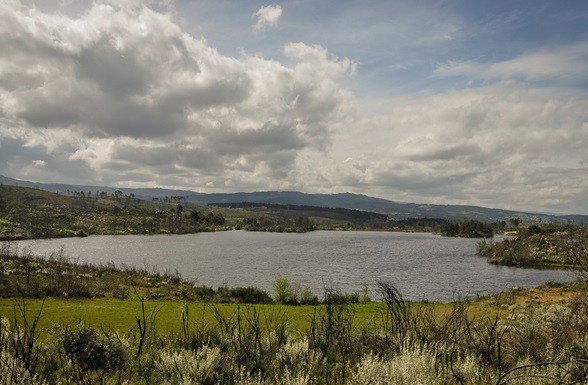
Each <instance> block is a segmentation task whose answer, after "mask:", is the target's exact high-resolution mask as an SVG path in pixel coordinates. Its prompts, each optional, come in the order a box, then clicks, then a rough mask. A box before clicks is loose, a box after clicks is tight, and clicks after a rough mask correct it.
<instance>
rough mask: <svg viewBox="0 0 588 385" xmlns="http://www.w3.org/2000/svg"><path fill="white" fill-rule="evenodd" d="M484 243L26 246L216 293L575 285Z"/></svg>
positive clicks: (58, 242)
mask: <svg viewBox="0 0 588 385" xmlns="http://www.w3.org/2000/svg"><path fill="white" fill-rule="evenodd" d="M478 241H479V240H477V239H464V238H446V237H441V236H438V235H433V234H424V233H395V232H356V231H349V232H336V231H317V232H311V233H306V234H284V233H261V232H245V231H229V232H217V233H199V234H189V235H149V236H147V235H125V236H91V237H87V238H65V239H49V240H35V241H22V242H20V246H19V247H21V248H22V247H29V248H30V249H31V251H32V252H33V254H35V255H40V256H47V255H49V253H51V252H53V251H56V250H58V249H59V248H60V247H61V246H63V247H64V249H65V254H66V255H67V256H69V257H72V258H79V261H80V262H90V263H106V262H110V261H113V262H115V263H116V264H117V265H120V264H123V263H124V264H127V265H134V266H137V267H147V269H148V270H150V271H151V270H153V269H154V268H156V269H157V270H158V271H159V272H162V273H163V272H165V271H169V272H172V273H173V272H174V271H176V270H177V271H179V272H180V274H181V275H182V277H183V278H187V279H193V280H196V281H197V282H198V283H199V284H205V285H208V286H212V287H215V288H216V287H218V286H221V285H224V284H226V285H228V286H229V287H237V286H255V287H258V288H261V289H264V290H267V291H268V292H269V293H272V292H273V281H274V278H275V277H276V276H285V277H287V278H288V279H289V280H290V281H297V282H300V283H301V284H302V285H303V286H309V287H310V288H311V290H312V292H313V293H315V294H317V295H319V296H320V295H321V294H322V292H323V288H324V287H325V286H326V287H332V288H336V289H339V290H342V291H344V292H353V291H357V290H360V289H361V288H362V287H363V286H364V285H368V287H370V289H374V288H375V283H376V281H377V280H387V281H390V282H392V283H393V284H394V285H396V286H397V287H398V288H399V289H400V290H401V292H402V293H403V295H404V297H405V298H408V299H414V300H417V299H428V300H431V301H451V300H452V299H453V298H456V297H457V296H462V297H463V296H475V295H476V294H489V293H497V292H500V291H504V290H508V289H510V288H512V287H514V286H523V287H533V286H538V285H540V284H543V283H545V282H548V281H566V280H572V279H574V278H575V275H574V273H573V272H570V271H563V270H539V269H523V268H513V267H505V266H494V265H490V264H488V263H487V262H486V259H485V258H483V257H481V256H478V255H477V254H476V243H477V242H478Z"/></svg>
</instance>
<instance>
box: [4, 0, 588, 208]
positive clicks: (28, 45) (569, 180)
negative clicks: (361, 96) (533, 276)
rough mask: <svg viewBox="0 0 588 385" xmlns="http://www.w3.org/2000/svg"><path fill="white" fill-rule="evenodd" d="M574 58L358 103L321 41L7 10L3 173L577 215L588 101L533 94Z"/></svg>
mask: <svg viewBox="0 0 588 385" xmlns="http://www.w3.org/2000/svg"><path fill="white" fill-rule="evenodd" d="M258 16H260V15H258ZM278 18H279V16H277V17H276V18H275V20H276V21H277V20H278ZM261 19H262V18H261V16H260V20H261ZM267 26H271V23H270V24H267ZM245 28H249V25H248V24H247V25H246V26H245ZM584 48H585V47H584V46H583V45H582V44H580V43H577V44H570V45H568V46H566V47H561V48H560V49H555V50H552V51H549V52H548V51H537V52H529V53H525V54H522V55H520V56H518V57H515V58H513V59H511V60H506V61H501V62H496V63H483V64H481V63H479V62H475V61H471V62H457V61H454V62H448V63H447V64H446V65H444V66H439V67H438V68H437V71H436V72H435V74H434V76H437V77H439V78H440V77H450V76H463V77H466V78H468V79H473V80H483V82H481V83H479V84H482V85H481V86H477V87H473V86H470V88H466V89H461V90H451V91H447V92H443V93H438V94H429V95H424V96H423V95H412V96H411V97H410V98H407V99H402V98H398V99H392V100H369V101H365V102H361V101H359V100H357V99H355V98H354V96H353V94H352V93H351V92H350V91H349V90H348V89H347V88H346V87H344V86H343V85H342V84H344V83H345V82H346V80H347V79H348V78H349V77H352V76H353V75H354V74H355V73H356V71H357V68H356V67H357V65H356V63H355V62H354V61H353V60H350V59H348V58H345V57H343V58H339V57H336V56H335V55H334V54H333V53H332V52H330V51H329V50H328V49H327V48H326V47H323V46H320V45H312V44H307V43H303V42H292V43H287V44H285V45H284V46H283V49H282V55H283V57H284V58H285V59H286V60H285V61H284V62H280V61H277V60H268V59H265V58H264V57H262V56H261V55H248V54H246V53H244V54H242V55H241V56H239V57H230V56H226V55H223V54H222V53H220V52H219V51H218V50H217V49H215V47H213V46H211V45H210V44H209V43H208V42H207V41H206V40H205V39H203V38H194V37H193V36H190V35H189V34H187V33H186V32H185V31H184V30H182V28H180V26H179V25H178V24H177V23H176V22H175V20H174V16H173V15H172V14H168V13H163V12H160V11H155V10H153V9H151V8H149V7H148V6H146V5H145V3H144V2H130V3H127V4H126V5H124V6H122V5H118V2H105V1H102V2H98V3H95V4H93V5H92V6H91V7H90V8H89V9H88V10H87V11H85V12H79V13H75V14H74V15H69V16H68V15H63V14H53V13H47V12H44V11H41V10H39V9H37V8H31V7H27V6H24V5H21V4H20V3H18V2H15V1H5V2H1V3H0V50H2V52H10V55H3V56H0V173H3V174H7V175H9V176H13V177H18V178H23V179H30V180H35V181H46V182H50V181H60V182H69V183H83V184H98V185H116V186H125V185H126V186H133V187H154V186H159V187H176V188H184V189H192V190H200V191H234V190H240V191H243V190H249V191H251V190H282V189H291V190H293V189H294V190H303V191H307V192H342V191H353V192H362V193H367V194H371V195H376V196H381V197H385V198H389V199H394V200H401V201H417V202H431V203H459V204H479V205H486V206H495V207H496V206H498V207H505V208H514V209H527V210H539V211H554V210H555V211H562V212H571V211H575V212H584V213H586V212H588V202H587V201H586V199H585V196H586V193H587V192H588V178H586V175H588V135H586V133H587V132H588V113H587V111H588V100H586V98H585V97H582V95H581V94H580V95H577V96H576V97H568V96H561V95H566V92H556V91H557V90H554V89H546V88H540V87H538V86H535V85H533V81H534V80H544V79H551V78H557V79H564V80H565V81H568V80H569V79H580V78H581V74H582V73H585V70H586V66H585V64H586V62H588V59H587V58H586V52H588V49H586V50H584ZM286 62H287V63H288V64H285V63H286ZM534 62H538V64H537V65H536V66H531V65H530V64H529V63H534ZM567 64H570V65H569V66H567ZM525 66H531V67H532V68H531V69H530V70H529V71H525V70H524V67H525ZM505 80H506V81H505Z"/></svg>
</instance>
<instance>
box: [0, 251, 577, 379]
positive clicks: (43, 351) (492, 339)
mask: <svg viewBox="0 0 588 385" xmlns="http://www.w3.org/2000/svg"><path fill="white" fill-rule="evenodd" d="M4 245H5V246H4V247H3V248H2V250H3V252H2V258H0V261H2V264H1V265H0V266H2V268H1V272H2V274H1V275H0V278H1V281H0V282H1V284H2V285H3V286H2V290H1V292H2V293H4V294H6V296H10V297H12V298H5V299H0V379H2V383H3V384H366V385H367V384H472V385H473V384H476V385H477V384H530V383H531V384H576V383H583V382H586V381H588V291H587V290H586V286H585V285H584V283H583V282H582V281H581V282H578V283H575V284H573V286H572V287H570V288H565V287H560V286H563V285H557V284H552V285H550V287H549V288H547V287H546V288H543V289H537V290H532V291H531V290H521V289H519V290H515V291H512V292H509V293H505V294H502V295H497V296H494V297H489V298H483V299H477V300H464V301H457V302H454V303H451V304H436V303H426V302H423V303H412V302H409V301H405V300H404V299H403V298H402V296H401V294H400V292H399V291H398V290H397V289H396V288H395V287H394V286H393V285H391V284H390V283H387V282H379V283H378V287H379V293H378V298H379V299H381V302H367V299H364V300H359V297H360V296H355V295H345V294H342V293H339V292H337V291H335V290H331V289H326V290H325V292H324V294H323V296H322V301H321V303H316V304H315V305H284V304H283V302H289V303H296V301H299V299H301V298H304V297H305V296H304V295H302V293H303V292H304V290H299V289H296V288H295V286H296V285H293V284H292V283H289V282H288V281H287V280H286V279H285V278H284V277H278V279H277V280H276V284H275V293H274V296H273V298H269V301H272V302H274V303H273V304H247V303H248V302H263V301H258V299H255V298H253V299H252V298H245V297H242V296H240V294H239V293H238V292H234V293H233V294H232V295H226V294H227V293H230V292H231V290H230V289H226V288H224V289H223V288H221V289H217V290H213V289H212V288H205V287H199V286H196V285H194V284H193V283H190V282H188V281H184V280H182V279H181V277H179V275H177V274H166V273H164V274H159V273H154V272H147V271H143V270H141V271H137V270H133V269H130V268H126V269H117V268H116V267H114V266H89V265H80V264H77V263H74V262H72V261H68V260H67V259H66V258H65V257H63V255H60V254H59V253H57V254H56V255H54V256H53V257H51V258H49V259H48V260H47V261H45V260H40V259H36V258H34V257H31V256H30V255H27V254H26V252H25V253H24V255H23V251H20V254H19V255H15V250H14V249H12V248H11V247H10V244H4ZM570 290H571V291H570ZM121 292H122V293H123V294H124V295H122V296H119V295H118V294H116V293H121ZM258 292H261V291H258ZM127 293H130V294H127ZM223 295H226V296H224V297H223ZM266 295H267V294H266ZM125 296H127V297H126V298H125ZM267 296H268V297H269V295H267ZM293 299H294V300H295V301H294V300H293ZM269 301H268V302H269ZM219 302H223V303H219ZM276 302H277V303H276ZM280 302H282V303H280ZM362 302H364V303H362Z"/></svg>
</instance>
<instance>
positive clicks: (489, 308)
mask: <svg viewBox="0 0 588 385" xmlns="http://www.w3.org/2000/svg"><path fill="white" fill-rule="evenodd" d="M576 293H577V288H576V287H575V286H574V285H573V284H570V285H569V286H561V287H541V288H535V289H519V290H517V291H514V292H511V293H503V294H501V298H500V299H498V296H490V297H483V298H479V299H474V300H471V301H470V302H469V309H468V313H469V315H470V316H472V317H478V318H480V317H483V316H488V315H489V314H490V313H491V312H496V311H497V306H496V304H497V301H500V302H501V304H502V305H503V307H504V306H511V307H512V306H515V307H516V306H517V305H518V306H522V305H523V304H526V303H543V304H551V303H560V302H567V301H569V300H570V299H571V298H572V297H573V296H574V295H575V294H576ZM18 303H22V300H18ZM18 303H17V300H16V299H14V298H1V299H0V316H3V317H6V318H9V319H14V316H15V314H16V317H17V320H18V321H19V322H22V312H21V311H20V309H19V307H18ZM41 305H43V309H42V312H41V317H40V320H39V327H41V328H42V329H45V330H48V329H50V328H51V327H52V326H53V325H57V324H69V325H72V324H76V323H78V322H80V321H84V322H85V324H86V325H88V326H91V327H95V328H100V327H102V328H104V329H106V330H110V331H119V332H127V331H129V330H130V329H131V328H132V327H134V325H135V324H136V319H137V317H140V316H141V314H142V312H141V300H140V298H139V297H138V296H133V295H131V296H130V297H129V298H127V299H113V298H90V299H72V298H66V299H62V298H47V299H46V300H45V301H43V300H41V299H30V298H29V299H26V300H25V308H26V314H27V318H28V320H29V321H30V320H32V318H33V317H34V316H35V315H37V314H39V310H40V308H41ZM184 305H187V306H188V308H189V315H190V323H191V325H193V326H194V327H196V328H198V327H202V326H203V325H209V324H212V323H214V322H216V319H215V316H214V315H215V312H216V311H219V312H221V313H222V314H223V315H225V316H230V315H232V314H234V313H236V312H237V311H238V310H241V311H246V309H247V308H248V307H256V308H257V309H258V310H261V314H266V315H268V316H273V317H276V316H280V317H283V318H284V319H286V320H287V321H288V329H289V331H290V332H291V333H293V334H298V335H301V334H303V333H304V332H305V331H307V330H308V329H309V327H310V323H311V319H312V317H313V313H314V311H315V309H318V307H315V306H311V305H297V306H290V305H282V304H263V305H247V304H235V303H209V302H186V301H181V300H146V301H145V312H146V314H147V316H150V315H151V314H155V315H156V318H155V320H156V322H155V323H156V327H157V330H158V332H160V333H163V334H170V333H177V332H180V330H181V327H182V322H181V314H182V310H183V307H184ZM318 306H319V307H320V306H321V305H318ZM383 306H384V304H383V303H381V302H368V303H365V304H362V303H357V304H353V305H352V310H353V320H354V325H353V326H354V329H356V330H361V329H364V328H366V329H368V330H369V329H372V328H374V325H376V324H377V323H378V322H379V321H381V319H380V317H381V311H382V310H383ZM413 306H428V307H430V309H431V310H432V311H433V314H436V315H442V314H446V313H448V312H450V311H451V309H452V306H453V304H452V303H427V304H424V303H415V304H413Z"/></svg>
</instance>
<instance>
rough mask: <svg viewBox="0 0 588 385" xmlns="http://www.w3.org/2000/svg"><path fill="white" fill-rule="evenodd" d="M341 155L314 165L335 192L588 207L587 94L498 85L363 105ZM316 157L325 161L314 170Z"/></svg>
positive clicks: (341, 143) (341, 140)
mask: <svg viewBox="0 0 588 385" xmlns="http://www.w3.org/2000/svg"><path fill="white" fill-rule="evenodd" d="M362 110H363V113H362V116H363V121H362V122H361V123H360V127H361V131H360V132H358V135H356V136H353V138H352V139H350V138H346V137H342V136H337V137H335V138H333V141H334V144H333V146H335V147H338V148H339V149H342V150H343V149H344V151H343V152H342V153H341V155H340V157H339V158H338V159H336V160H337V161H336V162H327V161H326V160H320V159H317V158H313V159H312V160H311V161H310V162H309V164H308V165H307V167H308V170H307V171H308V172H312V173H313V174H314V177H313V178H314V180H321V178H323V179H326V180H328V183H324V185H325V186H336V187H334V188H333V190H335V191H337V190H338V191H349V190H351V191H357V190H360V191H366V190H367V191H370V192H371V193H372V194H374V195H379V196H391V197H395V199H398V200H404V201H417V202H429V203H431V202H432V203H454V204H464V203H468V204H478V205H486V206H494V207H502V208H511V209H517V210H520V209H521V208H527V210H538V211H550V210H552V211H553V210H558V211H560V212H569V210H570V209H569V208H570V207H581V209H579V210H580V212H588V206H587V202H586V200H585V199H584V198H583V197H582V196H581V195H580V191H588V180H587V179H586V178H585V176H586V175H588V167H587V165H586V164H585V163H584V162H583V161H584V160H585V159H586V155H588V135H586V133H587V132H588V112H587V111H588V101H587V100H578V99H573V98H569V99H558V98H554V96H553V95H552V94H551V93H550V92H549V91H545V90H540V89H539V90H538V89H533V88H529V87H523V86H521V85H516V86H514V85H510V86H509V85H504V84H497V85H493V86H486V87H480V88H469V89H464V90H459V91H449V92H446V93H442V94H438V95H433V96H428V97H424V98H420V99H416V100H415V99H412V100H405V101H402V100H393V101H388V102H383V103H382V104H381V105H380V106H379V108H378V109H377V110H374V109H373V107H367V106H363V107H362ZM310 164H319V165H320V166H319V167H314V169H311V168H312V167H311V165H310Z"/></svg>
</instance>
